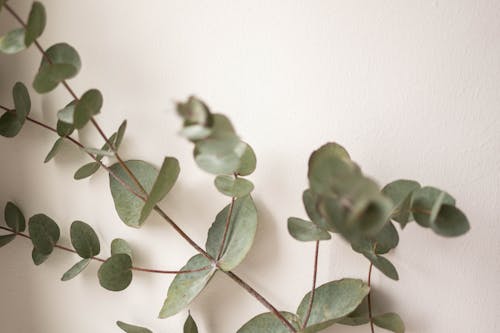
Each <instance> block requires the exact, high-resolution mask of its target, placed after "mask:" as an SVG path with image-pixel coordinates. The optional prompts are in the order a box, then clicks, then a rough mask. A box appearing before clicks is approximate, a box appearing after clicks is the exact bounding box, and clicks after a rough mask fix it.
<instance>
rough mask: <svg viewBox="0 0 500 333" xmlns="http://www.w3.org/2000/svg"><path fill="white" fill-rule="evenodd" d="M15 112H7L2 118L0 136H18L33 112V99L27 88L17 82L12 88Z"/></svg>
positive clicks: (0, 118)
mask: <svg viewBox="0 0 500 333" xmlns="http://www.w3.org/2000/svg"><path fill="white" fill-rule="evenodd" d="M12 98H13V99H14V111H6V112H5V113H4V114H3V115H2V117H0V135H2V136H5V137H9V138H11V137H14V136H16V135H17V134H18V133H19V131H21V128H22V127H23V125H24V123H25V121H26V117H28V114H29V113H30V111H31V99H30V96H29V93H28V89H27V88H26V86H25V85H24V84H23V83H21V82H17V83H16V84H15V85H14V87H13V88H12Z"/></svg>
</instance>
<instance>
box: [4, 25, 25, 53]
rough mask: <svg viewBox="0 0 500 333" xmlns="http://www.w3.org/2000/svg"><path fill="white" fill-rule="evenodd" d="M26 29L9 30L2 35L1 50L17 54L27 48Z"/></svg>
mask: <svg viewBox="0 0 500 333" xmlns="http://www.w3.org/2000/svg"><path fill="white" fill-rule="evenodd" d="M24 31H25V30H24V29H23V28H19V29H15V30H12V31H9V32H8V33H7V34H5V35H3V36H1V37H0V52H2V53H4V54H16V53H18V52H21V51H22V50H24V49H25V48H26V45H25V44H24V35H25V34H24Z"/></svg>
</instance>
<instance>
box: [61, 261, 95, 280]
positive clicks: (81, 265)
mask: <svg viewBox="0 0 500 333" xmlns="http://www.w3.org/2000/svg"><path fill="white" fill-rule="evenodd" d="M90 260H91V259H90V258H88V259H82V260H80V261H79V262H77V263H76V264H74V265H73V266H72V267H71V268H70V269H69V270H68V271H67V272H66V273H64V274H63V276H62V277H61V281H69V280H71V279H72V278H74V277H75V276H77V275H78V274H80V273H81V272H82V271H83V270H84V269H85V268H87V266H88V265H89V263H90Z"/></svg>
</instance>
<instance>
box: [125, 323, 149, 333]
mask: <svg viewBox="0 0 500 333" xmlns="http://www.w3.org/2000/svg"><path fill="white" fill-rule="evenodd" d="M116 325H118V327H119V328H121V329H122V330H123V331H125V332H127V333H153V332H151V331H150V330H148V329H147V328H145V327H140V326H135V325H130V324H127V323H124V322H123V321H117V322H116Z"/></svg>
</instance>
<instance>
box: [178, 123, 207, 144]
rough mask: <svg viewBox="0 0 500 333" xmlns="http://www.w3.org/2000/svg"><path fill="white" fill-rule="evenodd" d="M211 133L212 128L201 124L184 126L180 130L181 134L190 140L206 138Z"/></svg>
mask: <svg viewBox="0 0 500 333" xmlns="http://www.w3.org/2000/svg"><path fill="white" fill-rule="evenodd" d="M211 133H212V130H211V129H210V128H208V127H205V126H204V125H200V124H193V125H187V126H184V128H182V130H181V131H180V132H179V134H180V135H182V136H183V137H185V138H186V139H188V140H190V141H198V140H202V139H205V138H207V137H209V136H210V134H211Z"/></svg>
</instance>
